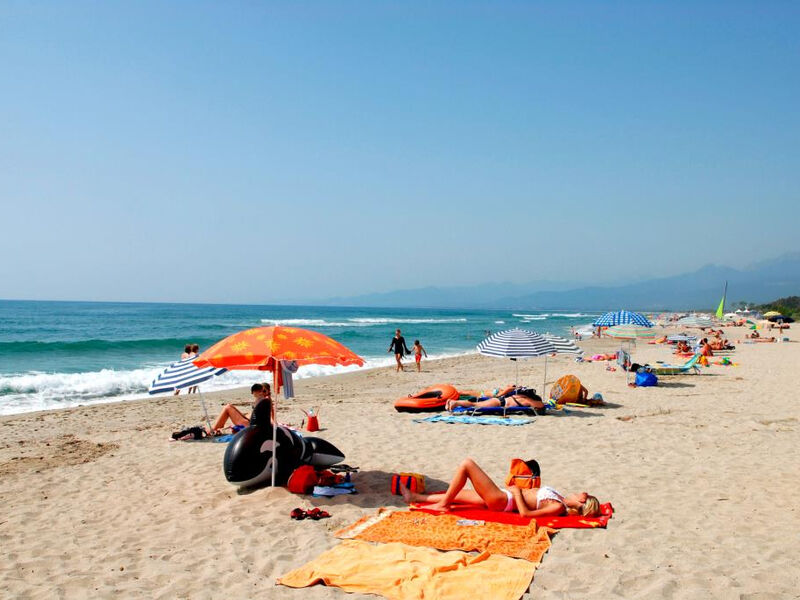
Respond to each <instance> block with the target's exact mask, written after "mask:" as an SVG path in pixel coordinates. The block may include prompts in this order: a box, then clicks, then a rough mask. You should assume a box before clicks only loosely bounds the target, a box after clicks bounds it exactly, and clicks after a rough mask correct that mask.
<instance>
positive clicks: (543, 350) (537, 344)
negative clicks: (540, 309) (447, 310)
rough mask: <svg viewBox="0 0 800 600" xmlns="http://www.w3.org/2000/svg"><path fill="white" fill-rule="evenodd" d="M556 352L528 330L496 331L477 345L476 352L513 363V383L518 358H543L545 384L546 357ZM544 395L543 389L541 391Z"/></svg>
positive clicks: (550, 345) (545, 341)
mask: <svg viewBox="0 0 800 600" xmlns="http://www.w3.org/2000/svg"><path fill="white" fill-rule="evenodd" d="M555 351H556V349H555V347H554V346H553V344H551V343H550V342H548V341H547V339H545V337H544V336H542V335H539V334H538V333H536V332H535V331H530V330H528V329H519V328H516V327H515V328H514V329H506V330H505V331H498V332H497V333H495V334H492V335H490V336H489V337H487V338H486V339H485V340H483V341H482V342H481V343H480V344H478V352H479V353H480V354H483V355H484V356H493V357H495V358H509V359H511V360H513V361H515V365H516V375H515V381H514V383H517V380H518V379H519V364H518V363H517V361H518V360H519V359H520V358H536V357H538V356H544V357H545V380H544V383H545V384H546V383H547V378H546V377H547V356H548V355H549V354H553V353H554V352H555ZM542 392H543V393H544V389H543V390H542Z"/></svg>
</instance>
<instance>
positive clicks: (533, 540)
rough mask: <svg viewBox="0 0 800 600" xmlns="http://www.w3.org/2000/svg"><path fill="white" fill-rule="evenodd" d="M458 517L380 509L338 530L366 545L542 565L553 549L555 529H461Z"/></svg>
mask: <svg viewBox="0 0 800 600" xmlns="http://www.w3.org/2000/svg"><path fill="white" fill-rule="evenodd" d="M460 521H461V519H460V518H459V517H458V516H455V515H431V514H427V513H423V512H409V511H389V510H386V509H380V510H378V513H377V515H374V516H366V517H362V518H361V519H360V520H358V521H357V522H356V523H354V524H353V525H350V526H349V527H345V528H344V529H341V530H340V531H337V532H336V533H335V534H334V535H336V536H337V537H340V538H355V539H359V540H363V541H365V542H400V543H403V544H409V545H411V546H428V547H430V548H437V549H439V550H465V551H467V552H471V551H478V552H490V553H492V554H503V555H505V556H510V557H512V558H524V559H526V560H529V561H531V562H533V563H537V564H538V563H539V562H541V560H542V557H543V556H544V554H545V552H547V551H548V550H549V548H550V534H551V533H552V532H553V530H552V529H549V528H547V527H538V526H537V525H536V521H531V522H530V524H529V525H506V524H504V523H490V522H486V523H484V524H483V525H479V526H462V525H459V524H458V523H459V522H460Z"/></svg>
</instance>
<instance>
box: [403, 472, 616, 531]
mask: <svg viewBox="0 0 800 600" xmlns="http://www.w3.org/2000/svg"><path fill="white" fill-rule="evenodd" d="M467 481H469V482H471V483H472V487H473V488H474V490H465V489H464V486H465V485H466V484H467ZM400 492H401V493H402V494H403V500H405V501H406V503H407V504H412V503H431V502H432V503H433V504H431V505H430V506H427V507H426V508H428V509H430V510H435V511H441V512H446V511H447V510H448V509H449V508H450V506H451V505H452V504H456V503H457V504H471V505H474V506H480V507H486V508H488V509H489V510H494V511H502V512H517V513H519V514H520V515H522V516H523V517H558V516H561V515H581V516H584V517H596V516H597V515H598V514H600V503H599V502H598V500H597V498H595V497H594V496H590V495H589V494H587V493H586V492H580V493H577V494H569V495H566V496H564V495H562V494H560V493H558V492H557V491H556V490H554V489H553V488H551V487H550V486H546V485H545V486H542V487H540V488H532V489H521V488H518V487H516V486H511V488H510V489H505V488H501V487H498V486H497V484H495V482H494V481H492V479H491V478H490V477H489V476H488V475H487V474H486V473H485V472H484V471H483V469H481V468H480V467H479V466H478V465H477V463H475V461H474V460H472V459H471V458H467V459H464V462H462V463H461V464H460V465H459V467H458V469H456V474H455V475H454V476H453V480H452V481H451V482H450V486H449V487H448V488H447V491H446V492H438V493H436V494H416V493H414V492H412V491H410V490H409V489H408V488H407V487H405V486H404V485H403V484H402V483H401V484H400Z"/></svg>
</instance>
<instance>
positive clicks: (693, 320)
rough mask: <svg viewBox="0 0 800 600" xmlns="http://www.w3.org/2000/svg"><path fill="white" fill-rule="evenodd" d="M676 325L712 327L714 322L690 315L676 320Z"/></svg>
mask: <svg viewBox="0 0 800 600" xmlns="http://www.w3.org/2000/svg"><path fill="white" fill-rule="evenodd" d="M675 324H676V325H680V326H682V327H700V328H704V327H712V326H713V325H714V322H713V321H712V320H711V319H710V318H709V317H698V316H696V315H691V316H688V317H683V318H682V319H678V321H677V322H676V323H675Z"/></svg>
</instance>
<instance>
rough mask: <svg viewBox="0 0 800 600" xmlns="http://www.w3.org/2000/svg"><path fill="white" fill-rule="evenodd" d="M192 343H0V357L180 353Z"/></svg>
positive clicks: (162, 340) (181, 340) (174, 340)
mask: <svg viewBox="0 0 800 600" xmlns="http://www.w3.org/2000/svg"><path fill="white" fill-rule="evenodd" d="M190 341H195V340H192V339H191V336H189V337H182V338H152V339H139V340H103V339H93V340H80V341H76V342H37V341H18V342H0V355H2V354H23V353H31V354H39V353H43V352H65V353H69V354H74V353H78V352H107V351H109V350H117V351H120V350H128V351H130V350H139V349H145V350H149V351H157V350H161V349H170V350H172V351H176V352H180V350H181V349H182V348H183V346H184V345H185V344H186V343H187V342H190ZM196 341H197V343H200V344H203V343H206V344H208V343H210V340H203V339H197V340H196Z"/></svg>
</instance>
